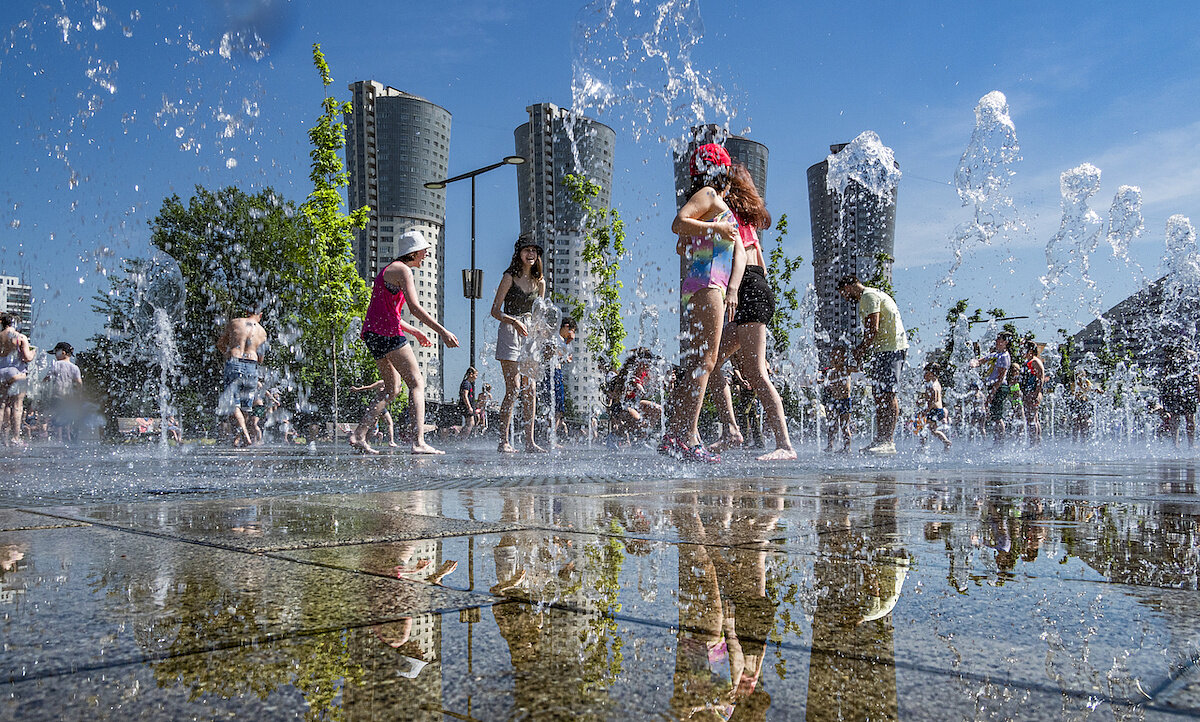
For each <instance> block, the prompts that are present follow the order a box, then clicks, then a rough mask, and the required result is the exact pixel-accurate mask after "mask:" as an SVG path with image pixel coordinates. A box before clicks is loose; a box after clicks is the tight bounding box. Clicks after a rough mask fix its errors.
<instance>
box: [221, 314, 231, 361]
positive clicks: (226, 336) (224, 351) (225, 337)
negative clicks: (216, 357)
mask: <svg viewBox="0 0 1200 722" xmlns="http://www.w3.org/2000/svg"><path fill="white" fill-rule="evenodd" d="M232 335H233V323H232V322H230V323H227V324H225V330H224V331H222V332H221V336H220V337H219V338H218V339H217V350H218V351H220V352H221V355H222V356H228V355H229V348H230V347H231V346H232V345H233V341H232V339H231V338H230V336H232Z"/></svg>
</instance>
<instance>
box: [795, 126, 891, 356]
mask: <svg viewBox="0 0 1200 722" xmlns="http://www.w3.org/2000/svg"><path fill="white" fill-rule="evenodd" d="M846 145H847V144H845V143H842V144H838V145H831V146H829V150H830V153H832V154H837V153H839V152H840V151H841V150H842V149H843V148H845V147H846ZM896 167H897V168H899V164H897V165H896ZM828 175H829V162H828V161H827V160H823V161H821V162H820V163H817V164H816V165H814V166H812V167H810V168H809V169H808V210H809V216H810V218H811V221H812V244H813V285H814V286H815V287H816V289H817V345H818V348H819V349H820V352H821V361H822V363H824V362H825V360H826V359H827V358H828V354H829V349H830V346H831V345H832V344H834V343H836V342H839V341H840V342H844V343H848V344H851V345H854V344H857V339H858V338H859V336H860V334H861V329H860V328H859V326H858V317H857V313H856V310H855V307H854V304H853V303H851V302H849V301H846V300H845V299H843V298H842V297H841V296H840V295H838V292H837V286H836V284H837V281H838V279H839V278H841V277H842V276H844V275H846V274H848V273H854V274H857V275H858V277H859V279H860V280H862V281H863V282H864V283H867V284H868V285H870V279H871V278H873V277H875V276H876V275H877V274H879V273H882V275H883V277H884V278H886V279H887V280H888V281H889V282H890V281H891V278H892V260H893V259H894V253H893V249H894V245H895V238H896V191H895V189H893V190H892V193H891V198H887V199H884V198H881V197H880V196H878V195H875V194H874V193H872V192H870V191H869V190H867V189H866V188H864V187H863V186H862V185H860V184H859V183H858V182H856V181H853V180H851V181H850V182H849V184H848V185H847V187H846V193H845V195H844V196H843V195H840V194H838V193H834V192H833V191H830V190H829V189H828V187H827V185H826V180H827V178H828Z"/></svg>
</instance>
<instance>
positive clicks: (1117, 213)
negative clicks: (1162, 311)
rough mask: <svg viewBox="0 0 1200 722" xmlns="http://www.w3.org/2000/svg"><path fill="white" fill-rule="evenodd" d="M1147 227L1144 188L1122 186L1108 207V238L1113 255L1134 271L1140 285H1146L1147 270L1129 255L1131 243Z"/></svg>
mask: <svg viewBox="0 0 1200 722" xmlns="http://www.w3.org/2000/svg"><path fill="white" fill-rule="evenodd" d="M1145 227H1146V222H1145V220H1144V219H1143V218H1142V189H1141V188H1138V187H1137V186H1121V187H1120V188H1118V189H1117V193H1116V195H1114V196H1113V201H1112V206H1111V207H1110V208H1109V209H1108V233H1107V235H1106V238H1107V239H1108V244H1109V245H1110V246H1111V247H1112V252H1113V255H1114V256H1116V257H1117V258H1118V259H1120V260H1121V261H1122V262H1123V263H1124V264H1125V267H1126V268H1129V269H1130V270H1131V271H1133V273H1134V275H1135V277H1136V278H1137V281H1138V285H1139V286H1142V285H1145V272H1144V271H1143V270H1142V267H1141V265H1140V264H1138V263H1137V261H1134V260H1133V259H1132V258H1130V257H1129V244H1130V243H1132V242H1134V241H1135V240H1137V239H1138V238H1139V237H1140V236H1141V235H1142V231H1143V230H1144V229H1145Z"/></svg>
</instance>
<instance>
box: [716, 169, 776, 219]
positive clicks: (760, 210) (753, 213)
mask: <svg viewBox="0 0 1200 722" xmlns="http://www.w3.org/2000/svg"><path fill="white" fill-rule="evenodd" d="M729 180H730V186H729V193H728V194H726V196H725V204H726V205H728V206H729V210H731V211H733V214H734V215H736V216H737V217H738V221H739V222H741V223H747V224H749V225H751V226H754V227H755V228H757V229H759V230H763V229H765V228H770V227H771V214H770V212H768V211H767V204H766V203H765V202H764V201H763V199H762V196H760V195H759V194H758V189H757V188H755V187H754V178H752V177H751V176H750V171H749V170H747V168H746V166H744V165H742V164H741V163H734V164H733V171H732V172H731V173H730V174H729Z"/></svg>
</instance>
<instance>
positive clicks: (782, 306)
mask: <svg viewBox="0 0 1200 722" xmlns="http://www.w3.org/2000/svg"><path fill="white" fill-rule="evenodd" d="M775 233H776V234H777V235H776V236H775V245H774V247H772V248H771V252H770V253H768V254H767V269H766V270H767V283H769V284H770V285H771V290H772V291H773V292H774V293H775V315H773V316H772V317H771V323H770V324H768V328H769V329H770V331H771V336H773V337H774V339H775V351H776V353H785V352H786V351H787V349H788V346H789V344H790V339H791V332H792V331H794V330H795V329H797V328H800V321H799V320H797V319H796V316H795V313H796V311H798V310H799V309H800V294H799V292H798V291H797V289H796V281H795V279H794V276H795V274H796V272H797V271H799V270H800V265H801V264H802V263H803V262H804V259H803V258H801V257H800V256H789V255H787V251H785V250H784V244H785V241H786V240H787V234H788V217H787V214H786V213H784V214H782V215H781V216H779V221H778V222H776V223H775Z"/></svg>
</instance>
